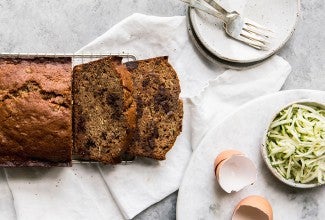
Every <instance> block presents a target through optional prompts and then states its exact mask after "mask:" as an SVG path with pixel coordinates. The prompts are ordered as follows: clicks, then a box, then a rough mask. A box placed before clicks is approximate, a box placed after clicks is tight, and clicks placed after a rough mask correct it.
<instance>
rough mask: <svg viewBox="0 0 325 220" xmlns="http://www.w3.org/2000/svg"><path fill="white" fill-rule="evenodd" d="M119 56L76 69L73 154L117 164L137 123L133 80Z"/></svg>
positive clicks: (74, 75) (82, 65)
mask: <svg viewBox="0 0 325 220" xmlns="http://www.w3.org/2000/svg"><path fill="white" fill-rule="evenodd" d="M121 61H122V58H120V57H106V58H103V59H100V60H97V61H93V62H90V63H86V64H81V65H78V66H75V67H74V69H73V86H72V88H73V102H74V104H73V133H74V137H73V139H74V147H73V154H74V155H75V156H76V157H77V158H78V159H81V160H92V161H99V162H103V163H106V164H115V163H118V162H120V161H121V155H122V154H123V153H124V152H125V150H126V149H127V147H128V145H129V141H130V138H131V133H132V129H133V128H134V127H135V109H136V107H135V103H134V102H133V98H132V91H133V83H132V79H131V75H130V73H129V71H127V69H126V68H125V67H124V66H123V65H122V63H121Z"/></svg>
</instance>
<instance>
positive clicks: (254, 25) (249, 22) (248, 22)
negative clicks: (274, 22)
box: [244, 18, 274, 33]
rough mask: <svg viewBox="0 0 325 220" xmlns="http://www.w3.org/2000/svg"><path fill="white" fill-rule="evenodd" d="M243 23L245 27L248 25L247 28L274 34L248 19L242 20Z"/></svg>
mask: <svg viewBox="0 0 325 220" xmlns="http://www.w3.org/2000/svg"><path fill="white" fill-rule="evenodd" d="M244 23H245V24H246V25H249V26H252V27H255V28H256V29H261V30H264V31H267V32H271V33H274V32H273V31H272V30H270V29H268V28H267V27H264V26H262V25H260V24H258V23H256V22H255V21H252V20H250V19H248V18H245V19H244Z"/></svg>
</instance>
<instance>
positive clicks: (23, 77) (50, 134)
mask: <svg viewBox="0 0 325 220" xmlns="http://www.w3.org/2000/svg"><path fill="white" fill-rule="evenodd" d="M71 149H72V128H71V59H70V58H35V59H22V58H21V59H8V58H0V166H5V167H15V166H67V165H71Z"/></svg>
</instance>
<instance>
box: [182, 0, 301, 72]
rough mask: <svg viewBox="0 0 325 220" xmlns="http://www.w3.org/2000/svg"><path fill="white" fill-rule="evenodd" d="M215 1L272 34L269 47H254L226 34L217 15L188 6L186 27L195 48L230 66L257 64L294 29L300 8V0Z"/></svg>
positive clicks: (272, 52) (240, 67) (208, 56)
mask: <svg viewBox="0 0 325 220" xmlns="http://www.w3.org/2000/svg"><path fill="white" fill-rule="evenodd" d="M201 1H202V4H206V3H205V2H204V1H203V0H201ZM217 1H218V2H219V3H220V4H221V5H222V6H223V7H224V8H226V9H227V10H229V11H237V12H239V13H240V14H241V15H242V16H243V17H247V18H249V19H251V20H253V21H255V22H257V23H259V24H261V25H263V26H266V27H268V28H269V29H271V30H272V31H273V32H274V35H275V37H272V38H269V41H270V43H269V50H266V51H264V50H257V49H255V48H252V47H250V46H248V45H246V44H244V43H241V42H239V41H237V40H234V39H233V38H230V37H229V36H228V35H226V33H225V31H224V29H223V24H222V22H221V21H220V20H218V18H216V17H213V16H212V15H209V14H206V13H205V12H202V11H200V10H197V9H195V8H191V7H189V9H188V16H187V18H188V29H189V33H190V36H191V38H192V40H193V43H194V44H195V46H196V47H197V49H198V50H199V51H200V52H201V53H202V54H203V55H204V56H205V57H206V58H208V59H209V60H211V61H213V62H215V63H218V64H221V65H223V66H225V67H228V68H232V69H244V68H249V67H252V66H255V65H258V64H260V63H261V62H263V61H264V60H266V59H267V58H269V57H270V56H272V55H273V54H275V53H276V52H277V51H278V50H279V49H280V48H281V47H283V45H284V44H285V43H286V42H287V41H288V39H289V38H290V37H291V35H292V33H293V32H294V30H295V26H296V23H297V20H298V15H299V9H300V0H272V1H270V0H217ZM206 5H207V6H209V5H208V4H206ZM209 7H210V6H209Z"/></svg>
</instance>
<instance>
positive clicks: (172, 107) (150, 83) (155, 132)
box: [125, 57, 183, 160]
mask: <svg viewBox="0 0 325 220" xmlns="http://www.w3.org/2000/svg"><path fill="white" fill-rule="evenodd" d="M125 65H126V67H127V69H128V70H129V71H130V72H131V75H132V79H133V86H134V93H133V96H134V100H135V101H136V104H137V124H136V128H135V131H134V135H133V138H132V142H131V145H130V147H129V150H128V152H127V154H129V155H134V156H141V157H149V158H153V159H157V160H164V159H165V158H166V153H167V152H168V151H169V150H170V149H171V148H172V147H173V145H174V142H175V140H176V138H177V136H178V135H179V134H180V132H181V130H182V118H183V104H182V101H181V100H180V99H179V95H180V91H181V90H180V85H179V79H178V77H177V74H176V72H175V70H174V69H173V67H172V66H171V65H170V64H169V63H168V58H167V57H157V58H152V59H147V60H139V61H132V62H128V63H126V64H125Z"/></svg>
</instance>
